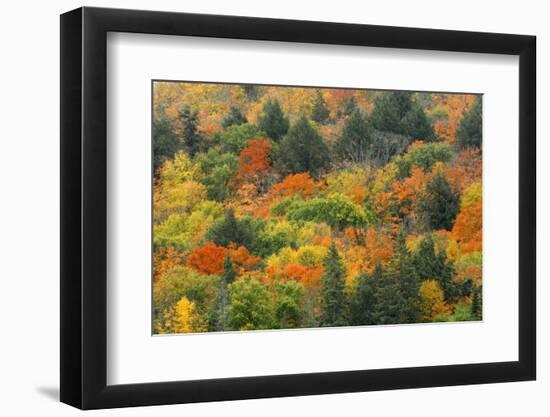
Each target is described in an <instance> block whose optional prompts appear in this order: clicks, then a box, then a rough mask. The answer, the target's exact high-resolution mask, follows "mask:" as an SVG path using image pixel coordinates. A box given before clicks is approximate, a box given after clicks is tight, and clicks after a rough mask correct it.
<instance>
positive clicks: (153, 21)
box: [60, 7, 536, 409]
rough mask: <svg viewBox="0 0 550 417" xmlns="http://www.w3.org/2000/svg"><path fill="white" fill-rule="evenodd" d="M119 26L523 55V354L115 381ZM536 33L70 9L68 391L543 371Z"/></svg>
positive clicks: (147, 401) (365, 382)
mask: <svg viewBox="0 0 550 417" xmlns="http://www.w3.org/2000/svg"><path fill="white" fill-rule="evenodd" d="M108 32H131V33H146V34H162V35H174V36H178V35H185V36H198V37H214V38H234V39H253V40H266V41H285V42H304V43H318V44H332V45H355V46H370V47H382V48H402V49H420V50H440V51H455V52H476V53H490V54H506V55H516V56H519V103H518V111H519V132H518V138H519V155H518V158H519V293H518V298H519V360H518V361H513V362H496V363H477V364H467V365H445V366H427V367H426V366H424V367H411V368H396V369H376V370H357V371H343V372H325V373H308V374H292V375H273V376H256V377H239V378H225V379H209V380H198V381H173V382H162V383H141V384H131V385H112V386H109V385H107V382H106V381H107V303H106V300H107V252H106V247H107V180H108V179H107V134H106V132H107V111H106V97H107V72H106V60H107V54H106V46H107V41H106V39H107V33H108ZM535 45H536V38H535V37H534V36H523V35H509V34H494V33H479V32H460V31H448V30H431V29H415V28H403V27H387V26H371V25H357V24H341V23H322V22H311V21H293V20H278V19H265V18H251V17H233V16H216V15H199V14H185V13H169V12H151V11H136V10H120V9H102V8H88V7H84V8H79V9H77V10H73V11H71V12H68V13H65V14H63V15H61V54H60V56H61V310H60V314H61V401H62V402H64V403H67V404H70V405H72V406H75V407H78V408H81V409H96V408H112V407H124V406H144V405H158V404H175V403H191V402H203V401H219V400H238V399H250V398H265V397H282V396H298V395H313V394H328V393H343V392H357V391H376V390H388V389H402V388H421V387H435V386H450V385H464V384H481V383H496V382H507V381H526V380H534V379H535V378H536V314H535V311H536V296H535V295H536V276H535V273H536V266H535V265H536V259H535V257H536V187H535V186H536V143H535V135H536V132H535V122H536V120H535V117H536V116H535V108H536V92H535V87H536V81H535V80H536V77H535V75H536V69H535V67H536V65H535V63H536V47H535Z"/></svg>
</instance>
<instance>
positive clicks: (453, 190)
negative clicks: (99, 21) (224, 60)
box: [152, 81, 483, 334]
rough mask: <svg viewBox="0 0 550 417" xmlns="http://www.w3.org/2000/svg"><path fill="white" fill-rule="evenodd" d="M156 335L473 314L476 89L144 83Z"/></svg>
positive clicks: (477, 238)
mask: <svg viewBox="0 0 550 417" xmlns="http://www.w3.org/2000/svg"><path fill="white" fill-rule="evenodd" d="M152 149H153V158H152V159H153V160H152V178H153V179H152V181H153V192H152V199H153V225H152V227H153V245H152V248H153V249H152V251H153V254H152V263H153V268H152V286H153V288H152V297H153V300H152V302H153V311H152V321H153V322H152V331H153V334H181V333H203V332H228V331H249V330H276V329H279V330H280V329H297V328H320V327H340V326H372V325H389V324H392V325H395V324H412V323H443V322H447V323H449V322H464V321H480V320H482V305H483V297H482V293H483V291H482V96H481V95H477V94H463V93H460V94H455V93H441V92H413V91H390V90H375V89H372V90H371V89H348V88H325V87H322V88H320V87H294V86H272V85H255V84H228V83H202V82H181V81H152Z"/></svg>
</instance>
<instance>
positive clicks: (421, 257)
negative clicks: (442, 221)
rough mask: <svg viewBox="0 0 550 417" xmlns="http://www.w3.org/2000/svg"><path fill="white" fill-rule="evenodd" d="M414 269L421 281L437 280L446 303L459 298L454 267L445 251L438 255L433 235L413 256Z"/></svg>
mask: <svg viewBox="0 0 550 417" xmlns="http://www.w3.org/2000/svg"><path fill="white" fill-rule="evenodd" d="M413 264H414V269H415V271H416V273H417V275H418V277H419V279H420V280H429V279H435V280H436V281H437V283H438V284H439V286H440V287H441V289H443V292H444V294H445V301H446V302H453V301H454V299H455V298H456V297H457V296H459V295H460V294H459V288H458V286H457V285H456V284H455V283H454V282H453V275H454V265H453V262H452V261H450V260H448V259H447V255H446V254H445V251H440V252H439V253H436V251H435V245H434V241H433V237H432V234H431V233H430V234H428V236H426V237H425V238H424V239H422V240H421V241H420V246H419V248H418V251H417V252H416V253H415V254H414V256H413Z"/></svg>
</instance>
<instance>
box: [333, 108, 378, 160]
mask: <svg viewBox="0 0 550 417" xmlns="http://www.w3.org/2000/svg"><path fill="white" fill-rule="evenodd" d="M371 145H372V129H371V126H370V123H369V120H368V118H367V116H366V115H365V114H363V112H362V111H361V110H359V109H355V110H354V111H353V113H352V114H351V116H350V117H349V118H348V119H346V121H345V122H344V127H343V129H342V134H341V135H340V137H339V138H338V141H337V142H336V145H335V146H336V152H337V153H338V155H339V156H340V158H342V159H345V160H350V161H352V162H354V163H361V162H366V161H367V160H368V159H369V157H370V147H371Z"/></svg>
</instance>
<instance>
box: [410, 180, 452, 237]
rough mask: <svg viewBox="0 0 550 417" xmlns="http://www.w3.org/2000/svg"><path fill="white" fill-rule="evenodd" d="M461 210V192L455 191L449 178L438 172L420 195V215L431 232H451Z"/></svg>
mask: <svg viewBox="0 0 550 417" xmlns="http://www.w3.org/2000/svg"><path fill="white" fill-rule="evenodd" d="M459 209H460V192H459V191H458V190H454V189H453V188H452V187H451V185H450V184H449V182H448V181H447V178H446V177H445V175H443V173H442V172H441V171H438V172H437V173H436V174H435V175H434V177H433V178H432V179H431V180H430V181H429V182H428V184H427V185H426V191H425V192H424V193H423V194H422V195H420V198H419V201H418V213H419V216H420V218H421V219H422V220H423V221H424V224H425V226H426V227H428V228H430V229H431V230H442V229H445V230H451V229H452V227H453V225H454V223H455V220H456V216H457V214H458V211H459Z"/></svg>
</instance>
